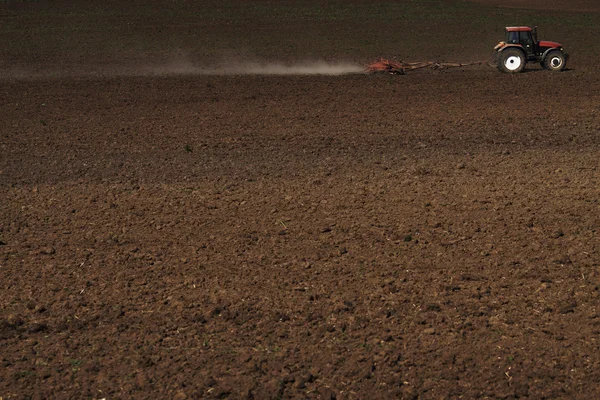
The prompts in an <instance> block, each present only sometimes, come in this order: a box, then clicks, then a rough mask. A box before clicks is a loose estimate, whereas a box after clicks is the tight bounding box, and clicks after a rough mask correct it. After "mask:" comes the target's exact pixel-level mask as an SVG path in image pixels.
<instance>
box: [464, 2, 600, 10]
mask: <svg viewBox="0 0 600 400" xmlns="http://www.w3.org/2000/svg"><path fill="white" fill-rule="evenodd" d="M470 1H473V2H475V3H480V4H485V5H493V6H497V7H509V8H523V9H530V10H558V11H592V12H600V4H599V3H598V2H597V1H593V0H570V1H563V0H470Z"/></svg>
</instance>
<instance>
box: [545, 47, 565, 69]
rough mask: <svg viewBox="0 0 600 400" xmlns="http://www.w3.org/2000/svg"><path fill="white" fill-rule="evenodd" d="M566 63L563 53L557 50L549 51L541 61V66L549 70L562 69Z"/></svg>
mask: <svg viewBox="0 0 600 400" xmlns="http://www.w3.org/2000/svg"><path fill="white" fill-rule="evenodd" d="M566 65H567V60H565V55H564V54H563V53H562V52H561V51H558V50H552V51H551V52H549V53H548V54H547V55H546V58H544V61H542V66H543V67H544V68H546V69H548V70H550V71H562V70H563V69H565V67H566Z"/></svg>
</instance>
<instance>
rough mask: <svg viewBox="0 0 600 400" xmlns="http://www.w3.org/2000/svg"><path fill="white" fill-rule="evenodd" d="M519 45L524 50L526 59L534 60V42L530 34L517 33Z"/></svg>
mask: <svg viewBox="0 0 600 400" xmlns="http://www.w3.org/2000/svg"><path fill="white" fill-rule="evenodd" d="M519 44H520V45H521V46H523V49H525V53H527V58H530V57H532V58H535V42H534V40H533V36H532V34H531V32H519Z"/></svg>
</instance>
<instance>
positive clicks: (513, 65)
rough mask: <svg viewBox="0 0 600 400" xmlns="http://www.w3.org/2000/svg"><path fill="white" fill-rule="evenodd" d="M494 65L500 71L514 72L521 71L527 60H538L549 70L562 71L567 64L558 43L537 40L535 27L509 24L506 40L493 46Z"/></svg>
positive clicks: (564, 54)
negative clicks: (494, 54) (494, 52)
mask: <svg viewBox="0 0 600 400" xmlns="http://www.w3.org/2000/svg"><path fill="white" fill-rule="evenodd" d="M494 50H495V51H496V65H497V66H498V69H499V70H500V71H502V72H507V73H509V74H515V73H518V72H521V71H523V68H525V64H527V63H528V62H539V63H540V65H541V66H542V67H544V68H545V69H548V70H551V71H562V70H563V69H565V67H566V65H567V59H568V55H567V54H566V53H565V52H564V50H563V47H562V45H561V44H560V43H556V42H549V41H545V40H540V41H538V39H537V32H536V28H535V27H534V28H530V27H528V26H509V27H507V28H506V40H505V41H503V42H500V43H498V44H497V45H496V47H494Z"/></svg>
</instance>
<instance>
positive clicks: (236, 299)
mask: <svg viewBox="0 0 600 400" xmlns="http://www.w3.org/2000/svg"><path fill="white" fill-rule="evenodd" d="M357 1H358V0H357ZM589 3H590V4H591V3H592V2H589ZM40 15H41V14H40ZM22 18H25V17H22ZM259 22H260V21H259ZM57 23H60V20H59V21H58V22H57ZM1 29H2V28H1V27H0V30H1ZM90 29H92V30H93V29H98V30H99V29H100V27H94V26H92V27H90ZM365 29H366V28H365ZM573 29H574V28H573ZM183 30H185V29H183V28H182V32H183ZM583 31H584V29H582V30H580V31H577V32H576V31H574V30H573V31H570V33H568V35H576V34H580V33H581V32H583ZM186 32H187V31H186ZM446 33H447V34H448V35H452V34H456V32H455V31H447V32H446ZM593 33H594V32H593V31H592V32H590V33H588V36H585V35H583V36H581V37H582V38H583V39H582V41H581V42H580V43H579V44H578V46H579V48H593V49H595V48H596V47H594V46H595V44H594V43H593V40H594V37H595V36H594V34H593ZM181 34H182V35H183V34H184V33H181ZM500 35H501V32H500ZM567 37H570V36H567ZM23 40H25V39H23ZM48 51H49V53H52V54H54V56H55V57H58V56H59V55H60V52H59V51H58V50H53V49H50V50H48ZM54 51H56V52H55V53H53V52H54ZM360 51H365V50H360ZM594 54H597V53H594ZM377 55H380V54H374V56H377ZM381 55H382V56H385V55H386V54H381ZM447 56H448V58H451V55H449V54H448V55H447ZM7 57H8V56H7ZM10 57H13V58H12V59H16V58H15V57H17V56H16V55H15V54H12V55H10ZM27 57H30V56H27V55H25V56H23V59H28V58H27ZM587 57H588V58H587V59H585V58H584V60H595V61H596V62H597V61H598V60H597V55H588V56H587ZM594 57H595V58H594ZM581 60H582V58H581V57H579V58H577V57H574V59H573V62H572V63H571V64H570V65H571V69H570V70H568V71H565V72H563V73H550V72H547V71H542V70H540V69H538V68H530V69H529V70H528V71H527V72H526V73H523V74H519V75H518V76H509V75H504V74H501V73H499V72H498V71H496V70H495V69H492V68H488V67H471V68H467V69H464V70H448V71H420V72H414V73H411V74H409V75H406V76H385V75H383V76H368V75H348V76H335V77H328V76H177V75H175V76H146V77H144V76H138V77H135V76H106V77H90V76H87V77H86V76H79V77H65V76H58V77H54V78H51V77H50V78H48V77H46V78H37V79H4V80H0V110H1V111H0V114H1V117H2V119H1V120H2V125H1V126H0V135H1V136H0V151H1V153H0V154H1V156H0V195H1V196H0V292H1V293H2V295H1V296H0V349H2V350H1V351H0V398H2V399H25V398H34V399H45V398H90V399H102V398H106V399H114V398H172V399H186V398H232V399H233V398H257V399H268V398H319V399H325V398H327V399H331V398H338V399H340V398H406V399H417V398H421V399H451V398H491V399H498V398H500V399H510V398H532V399H540V398H593V397H594V395H595V394H596V393H598V392H599V391H600V343H599V339H598V338H599V336H598V334H599V333H600V310H599V309H598V302H599V300H600V237H599V229H600V203H599V199H600V172H599V170H598V160H599V159H600V136H599V135H598V133H599V131H600V72H598V69H597V68H595V67H593V64H591V63H588V62H587V61H586V62H582V61H581ZM105 61H106V62H107V63H109V61H110V60H108V59H107V60H105ZM40 63H41V64H37V65H43V62H42V61H40ZM51 67H52V65H50V64H48V68H51ZM36 68H37V67H36Z"/></svg>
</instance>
